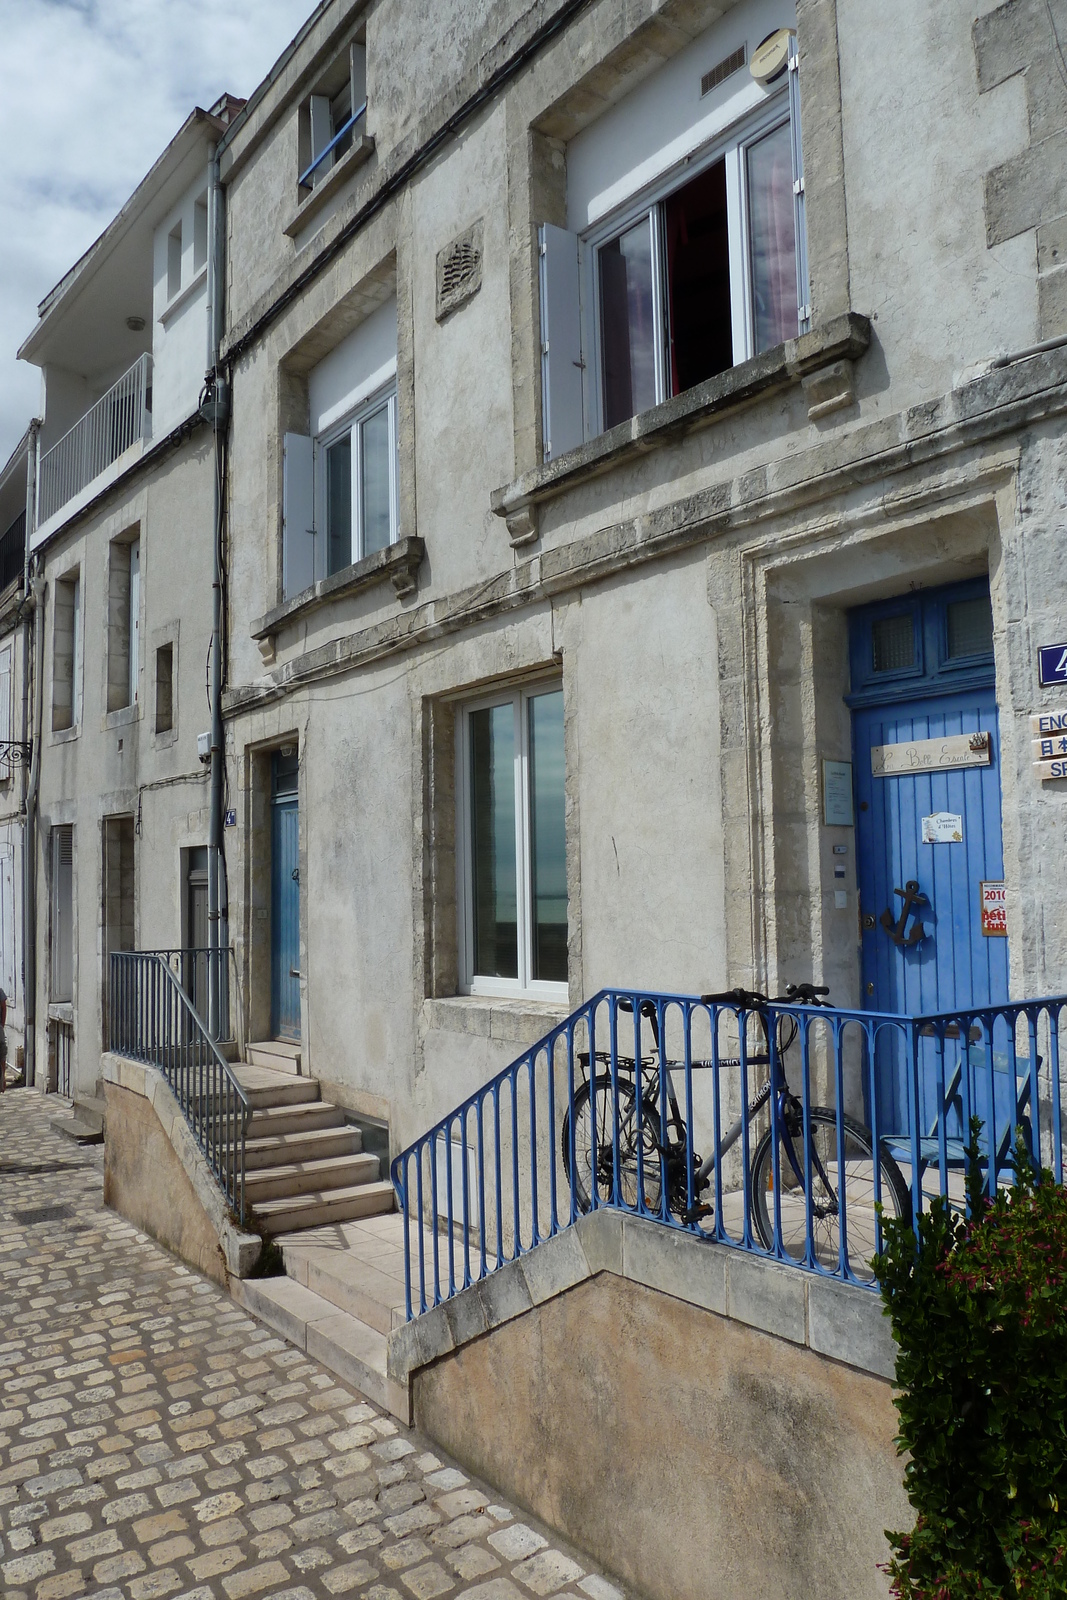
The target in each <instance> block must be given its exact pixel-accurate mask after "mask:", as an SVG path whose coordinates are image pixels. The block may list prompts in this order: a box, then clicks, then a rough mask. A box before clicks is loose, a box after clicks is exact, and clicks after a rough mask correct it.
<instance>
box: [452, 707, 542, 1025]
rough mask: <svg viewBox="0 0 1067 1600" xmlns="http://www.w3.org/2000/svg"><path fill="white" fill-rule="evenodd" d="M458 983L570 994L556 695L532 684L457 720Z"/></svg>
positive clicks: (499, 990)
mask: <svg viewBox="0 0 1067 1600" xmlns="http://www.w3.org/2000/svg"><path fill="white" fill-rule="evenodd" d="M457 770H458V782H457V785H456V791H457V799H458V806H459V813H458V818H457V823H458V826H457V838H458V843H459V850H458V857H459V862H458V865H459V891H460V892H459V903H460V930H459V932H460V951H461V960H460V975H461V987H462V988H463V989H464V991H465V992H467V993H469V994H483V995H509V994H510V995H513V994H527V995H530V996H534V997H541V998H544V999H554V1000H559V999H566V998H567V852H566V833H565V825H564V756H563V691H562V689H561V688H560V687H559V686H558V684H551V683H549V684H544V683H542V684H538V685H533V686H530V687H528V688H523V689H518V690H515V691H514V692H512V693H510V694H506V695H497V696H494V697H493V698H492V699H487V700H480V701H476V702H473V703H472V704H470V705H468V706H464V707H463V709H462V713H461V715H460V716H459V718H458V719H457Z"/></svg>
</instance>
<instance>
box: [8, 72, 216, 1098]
mask: <svg viewBox="0 0 1067 1600" xmlns="http://www.w3.org/2000/svg"><path fill="white" fill-rule="evenodd" d="M229 112H230V105H229V102H223V103H221V104H220V105H219V106H217V107H215V108H213V111H212V113H205V112H203V111H196V112H194V113H193V114H192V115H191V116H190V117H189V118H188V120H187V121H186V123H185V124H184V125H183V127H182V128H181V129H180V130H179V132H178V134H177V135H176V136H175V138H174V139H173V140H172V142H171V143H170V145H168V147H167V149H166V150H165V151H164V152H163V154H162V155H161V156H160V158H159V159H158V161H157V162H156V163H155V165H154V166H153V168H152V170H151V171H150V172H149V174H148V175H147V177H146V178H145V179H144V180H143V182H142V183H141V184H140V186H139V187H138V188H137V190H136V191H135V192H134V194H133V195H132V196H131V198H130V199H129V201H128V202H127V203H126V205H125V206H124V207H123V209H122V210H121V211H120V212H119V214H118V216H117V217H116V218H115V220H114V221H113V222H112V223H111V224H110V225H109V227H108V228H107V229H106V230H105V232H104V233H103V234H102V235H101V237H100V238H99V239H98V240H97V242H96V243H95V244H94V245H93V246H92V247H91V249H90V250H89V251H88V252H87V253H86V254H85V256H83V257H82V259H81V260H80V261H79V262H77V263H76V265H75V266H74V267H72V268H71V270H70V272H68V274H67V275H66V277H65V278H64V279H63V280H62V281H61V282H60V283H59V284H58V285H57V286H56V287H55V288H54V289H53V290H52V291H51V293H50V294H49V295H48V296H47V297H46V298H45V300H44V301H43V302H42V303H41V306H40V308H39V317H38V322H37V325H36V327H35V328H34V330H33V331H32V333H31V334H30V335H29V337H28V338H27V339H26V341H25V343H24V344H23V346H22V349H21V351H20V355H21V356H22V357H23V359H25V360H27V361H30V362H33V363H34V364H35V365H37V366H39V367H40V368H41V371H42V407H41V409H42V416H41V418H40V420H39V423H38V424H37V427H36V432H35V439H34V459H35V472H34V475H33V482H32V484H31V491H30V494H29V504H28V519H29V527H30V535H29V551H30V561H31V571H32V595H31V599H32V601H33V604H34V607H35V611H36V625H37V627H38V628H39V631H40V647H39V653H38V655H37V658H36V659H37V663H38V671H37V675H36V688H35V693H34V694H33V696H32V711H31V714H30V718H29V722H30V738H31V740H32V742H33V744H34V747H35V759H34V763H33V771H34V783H33V789H32V792H31V794H30V797H29V807H28V815H29V817H30V820H31V826H32V828H33V846H32V857H33V860H34V864H35V872H36V901H35V913H36V914H35V919H34V920H35V926H34V927H33V928H31V929H30V930H29V938H30V942H31V943H32V945H33V958H34V959H33V964H32V966H31V968H30V980H29V981H31V983H32V986H33V988H34V997H35V1002H36V1004H35V1014H36V1028H35V1035H34V1040H33V1041H32V1049H31V1062H30V1075H31V1077H32V1078H34V1079H35V1081H36V1083H37V1085H38V1087H39V1088H42V1089H46V1090H56V1091H59V1092H60V1093H61V1094H62V1095H64V1096H65V1097H67V1098H70V1099H72V1100H77V1099H79V1098H83V1099H91V1098H93V1096H94V1091H95V1090H96V1086H97V1083H98V1079H99V1073H100V1055H101V1051H102V1050H104V1049H106V1048H107V1042H108V1034H109V1015H108V1007H109V994H108V983H109V966H110V957H111V953H112V952H113V951H116V950H133V949H135V948H136V949H168V950H170V949H174V948H176V947H181V946H190V945H192V946H202V945H205V944H206V943H207V932H206V925H205V922H204V910H203V905H202V902H203V900H204V893H203V889H202V881H201V880H202V879H203V878H204V877H205V866H204V863H205V858H206V855H207V843H208V810H207V807H208V773H207V769H206V767H205V766H204V764H203V763H202V762H201V760H200V759H199V758H198V735H200V734H201V733H202V732H203V731H204V730H205V729H207V728H209V727H210V720H211V719H210V710H209V707H208V704H207V700H206V696H205V690H204V681H205V662H206V659H207V653H208V646H209V642H210V638H211V583H212V551H213V539H214V528H215V518H214V513H213V484H214V479H215V452H214V445H213V436H212V430H211V428H210V427H208V426H206V425H205V422H204V417H203V415H202V413H201V402H202V399H203V395H202V390H203V386H204V373H205V369H206V367H207V365H208V361H209V348H208V341H209V318H208V305H207V303H208V259H207V245H208V217H207V187H208V181H209V158H210V156H211V152H212V150H213V147H214V145H215V143H216V142H217V140H218V138H219V137H220V135H221V134H222V132H223V131H224V130H225V127H226V119H227V117H228V115H229Z"/></svg>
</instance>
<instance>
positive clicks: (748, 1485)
mask: <svg viewBox="0 0 1067 1600" xmlns="http://www.w3.org/2000/svg"><path fill="white" fill-rule="evenodd" d="M414 1400H415V1417H416V1421H417V1423H418V1425H419V1426H420V1427H421V1428H423V1429H425V1430H426V1431H427V1432H428V1433H429V1434H430V1435H431V1437H432V1438H434V1439H436V1440H437V1441H438V1442H439V1443H440V1444H441V1445H442V1446H443V1447H444V1448H445V1449H446V1450H448V1451H449V1452H450V1453H451V1454H453V1455H455V1456H456V1457H458V1459H459V1460H460V1461H462V1462H463V1463H464V1464H465V1465H466V1466H468V1467H469V1468H470V1470H471V1471H472V1472H475V1473H477V1474H479V1475H480V1476H482V1477H484V1478H486V1479H487V1480H488V1481H489V1482H490V1483H494V1484H497V1485H499V1487H500V1488H501V1489H503V1490H504V1491H505V1492H506V1493H508V1494H511V1495H513V1496H514V1497H515V1498H516V1499H517V1500H519V1501H520V1502H521V1503H522V1504H524V1505H526V1506H527V1507H528V1508H529V1509H530V1510H531V1511H533V1512H534V1514H535V1515H537V1516H539V1517H541V1518H543V1519H544V1520H545V1521H546V1522H548V1523H549V1524H550V1525H551V1526H553V1527H555V1528H558V1529H559V1530H560V1531H561V1532H563V1533H564V1534H566V1535H569V1536H570V1537H572V1538H574V1539H576V1540H580V1541H581V1542H582V1544H583V1546H584V1548H586V1549H588V1550H590V1551H591V1552H592V1553H593V1554H594V1555H596V1556H597V1557H598V1559H600V1560H602V1561H604V1562H605V1563H606V1564H607V1565H608V1566H610V1567H611V1568H612V1569H613V1570H614V1571H615V1572H617V1573H619V1575H620V1576H621V1577H623V1578H624V1579H625V1580H626V1581H627V1582H629V1583H632V1584H634V1585H635V1587H636V1588H638V1589H639V1590H640V1591H641V1592H642V1593H644V1594H647V1595H649V1596H651V1597H652V1600H749V1597H751V1596H752V1595H771V1594H773V1595H780V1596H781V1597H782V1600H840V1597H841V1596H842V1595H848V1597H849V1600H874V1597H876V1596H878V1597H882V1596H885V1595H886V1594H887V1593H888V1586H887V1584H886V1580H885V1578H884V1576H883V1574H882V1573H881V1572H880V1571H879V1570H878V1563H879V1562H880V1561H884V1560H885V1559H886V1557H887V1554H888V1547H887V1544H886V1541H885V1537H884V1533H883V1529H884V1528H885V1527H886V1526H890V1527H900V1526H907V1525H908V1522H909V1520H910V1517H909V1512H908V1507H907V1503H906V1501H905V1498H904V1494H903V1490H902V1488H901V1476H900V1463H899V1460H898V1459H897V1456H896V1451H895V1448H894V1444H893V1439H894V1435H895V1432H896V1413H895V1411H894V1409H893V1404H892V1395H891V1389H890V1385H889V1384H888V1383H887V1382H885V1380H884V1379H881V1378H875V1377H872V1376H870V1375H869V1374H867V1373H862V1372H858V1371H856V1370H855V1369H853V1368H849V1367H846V1366H842V1365H840V1364H838V1363H837V1362H834V1361H831V1360H828V1359H827V1358H825V1357H822V1356H819V1355H816V1354H815V1353H814V1352H813V1351H810V1350H798V1349H796V1348H795V1347H793V1346H790V1345H788V1344H785V1343H783V1342H782V1341H780V1340H777V1339H775V1338H774V1337H773V1336H772V1335H770V1334H767V1333H763V1332H759V1331H757V1330H756V1329H754V1328H751V1327H746V1326H744V1325H743V1324H741V1323H737V1322H733V1321H731V1320H729V1319H728V1318H725V1317H719V1316H715V1315H714V1314H713V1313H711V1312H709V1311H704V1310H701V1309H698V1308H697V1307H694V1306H691V1305H687V1304H685V1303H684V1302H683V1301H681V1300H677V1299H674V1298H673V1297H672V1296H670V1295H666V1294H661V1293H657V1292H656V1291H655V1290H653V1289H649V1288H646V1287H643V1286H640V1285H636V1284H633V1283H627V1282H625V1281H624V1280H623V1279H621V1278H619V1277H617V1276H616V1275H615V1274H614V1273H611V1272H602V1273H600V1274H598V1275H597V1276H596V1277H594V1278H592V1279H589V1280H587V1281H586V1282H584V1283H582V1284H580V1285H578V1286H577V1287H575V1288H573V1289H571V1290H569V1291H568V1292H567V1293H565V1294H563V1295H560V1296H557V1297H556V1298H554V1299H552V1300H550V1301H547V1302H545V1303H544V1304H542V1305H539V1306H537V1307H536V1308H534V1309H532V1310H530V1311H528V1312H527V1313H526V1315H525V1316H521V1317H518V1318H516V1319H515V1320H513V1321H511V1322H508V1323H506V1324H505V1325H504V1326H502V1327H499V1328H496V1329H494V1330H493V1332H492V1333H490V1334H486V1335H484V1336H483V1337H482V1338H479V1339H475V1340H474V1341H473V1342H471V1343H469V1344H466V1345H464V1346H463V1347H462V1348H461V1349H459V1350H457V1351H455V1352H454V1353H452V1354H450V1355H446V1356H444V1357H443V1358H442V1359H441V1360H440V1361H438V1362H437V1363H436V1364H435V1365H433V1366H431V1367H427V1368H425V1369H423V1371H421V1372H419V1373H418V1374H417V1375H416V1377H415V1380H414Z"/></svg>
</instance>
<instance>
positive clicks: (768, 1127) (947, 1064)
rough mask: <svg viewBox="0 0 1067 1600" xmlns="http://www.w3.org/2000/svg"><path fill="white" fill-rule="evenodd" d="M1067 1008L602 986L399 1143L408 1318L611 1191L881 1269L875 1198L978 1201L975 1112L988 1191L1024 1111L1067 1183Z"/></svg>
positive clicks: (786, 1253)
mask: <svg viewBox="0 0 1067 1600" xmlns="http://www.w3.org/2000/svg"><path fill="white" fill-rule="evenodd" d="M1064 1008H1067V996H1056V997H1051V998H1046V999H1040V1000H1032V1001H1027V1002H1024V1003H1019V1004H1011V1005H1004V1006H999V1007H989V1008H985V1009H980V1008H979V1009H971V1010H964V1011H955V1012H953V1013H951V1014H944V1015H937V1016H922V1017H908V1016H897V1015H892V1014H885V1013H875V1012H868V1011H854V1010H847V1009H840V1008H836V1007H835V1008H831V1007H815V1006H803V1005H787V1004H776V1003H772V1004H770V1005H768V1006H767V1007H766V1008H765V1009H763V1008H759V1009H758V1010H757V1009H754V1008H750V1007H746V1005H744V1004H741V1003H739V1002H737V1001H727V1000H725V999H716V1000H712V999H711V998H710V997H705V998H704V999H701V998H700V997H698V996H695V995H673V994H661V993H651V992H643V991H633V990H618V989H605V990H601V991H600V992H599V993H598V994H596V995H594V996H593V997H592V999H590V1000H588V1001H587V1002H586V1003H585V1004H584V1005H582V1006H580V1007H579V1008H578V1009H577V1010H576V1011H574V1012H572V1013H571V1015H570V1016H568V1017H567V1018H565V1019H564V1020H563V1021H562V1022H560V1023H559V1024H558V1025H557V1026H556V1027H554V1028H553V1029H552V1030H551V1031H550V1032H548V1033H547V1034H546V1035H545V1036H544V1038H542V1039H540V1040H538V1041H537V1043H536V1044H534V1045H532V1046H531V1047H530V1049H528V1050H527V1051H526V1052H525V1053H524V1054H523V1055H521V1056H519V1057H518V1058H517V1059H516V1060H515V1061H513V1062H512V1063H511V1064H510V1065H509V1066H507V1067H506V1068H505V1069H504V1070H503V1071H502V1072H500V1073H498V1074H497V1075H496V1076H495V1077H494V1078H493V1079H491V1080H490V1082H488V1083H487V1084H485V1085H484V1087H482V1088H480V1089H478V1090H477V1091H476V1092H475V1093H474V1094H472V1095H470V1096H469V1097H468V1098H467V1099H466V1100H464V1101H463V1102H462V1104H461V1105H459V1106H457V1107H456V1108H455V1110H453V1111H451V1112H450V1113H449V1114H448V1115H447V1116H446V1117H443V1118H442V1119H441V1121H440V1122H438V1123H437V1124H436V1125H435V1126H434V1127H432V1128H431V1129H429V1131H428V1132H427V1133H425V1134H424V1135H423V1136H422V1137H421V1138H420V1139H417V1140H416V1141H415V1143H414V1144H412V1145H411V1146H410V1147H409V1148H408V1149H406V1150H404V1151H402V1152H401V1154H400V1155H398V1156H397V1157H396V1159H395V1160H394V1161H393V1163H392V1168H391V1174H392V1180H393V1184H394V1187H395V1189H396V1193H397V1198H398V1200H399V1203H400V1209H401V1211H402V1212H403V1215H404V1251H405V1277H406V1289H407V1314H408V1317H409V1318H410V1317H411V1316H413V1315H417V1314H419V1313H421V1312H423V1311H425V1310H427V1309H428V1308H429V1307H431V1306H435V1305H439V1304H440V1303H441V1302H442V1301H444V1300H448V1299H450V1298H451V1297H452V1296H453V1295H455V1294H457V1293H459V1292H460V1291H461V1290H463V1289H465V1288H467V1287H468V1286H469V1285H470V1284H472V1283H475V1282H478V1281H479V1280H480V1279H482V1278H484V1277H486V1276H487V1275H488V1274H489V1273H491V1272H493V1271H495V1270H496V1269H497V1268H498V1267H500V1266H502V1265H504V1263H505V1262H508V1261H513V1260H516V1259H518V1257H520V1256H521V1255H524V1254H525V1253H526V1252H527V1251H529V1250H532V1249H534V1248H535V1247H536V1246H537V1245H538V1244H540V1243H541V1242H543V1241H544V1240H546V1239H549V1238H551V1237H553V1236H554V1235H555V1234H557V1233H560V1232H561V1231H562V1230H563V1229H565V1228H567V1227H570V1226H571V1225H572V1224H573V1223H574V1222H575V1221H576V1220H577V1219H578V1217H579V1216H580V1215H582V1214H583V1213H584V1212H585V1211H587V1210H590V1209H595V1208H598V1207H603V1206H609V1207H612V1208H614V1209H617V1210H622V1211H625V1212H628V1213H630V1214H632V1215H636V1216H642V1217H646V1218H650V1219H652V1220H654V1221H656V1222H659V1223H662V1224H663V1225H665V1226H668V1227H673V1228H680V1229H685V1230H687V1231H690V1232H693V1233H696V1234H699V1235H701V1236H702V1237H705V1238H708V1239H712V1240H715V1241H716V1242H718V1243H719V1244H723V1245H726V1246H729V1247H730V1248H733V1249H740V1250H744V1251H747V1252H750V1253H753V1254H757V1255H762V1256H765V1257H768V1258H772V1259H775V1260H779V1261H783V1262H786V1263H788V1264H790V1265H793V1266H796V1267H798V1268H801V1269H803V1270H807V1271H811V1272H816V1273H821V1274H823V1275H826V1276H830V1277H835V1278H839V1279H842V1280H844V1281H846V1282H852V1283H859V1284H863V1285H864V1286H866V1287H871V1288H873V1287H874V1286H875V1284H874V1277H873V1273H872V1271H871V1268H870V1260H871V1257H872V1255H873V1254H874V1252H875V1250H876V1249H879V1248H880V1247H881V1222H880V1215H881V1213H880V1211H879V1209H878V1208H879V1207H882V1206H884V1207H885V1208H886V1209H887V1210H889V1211H890V1212H892V1211H895V1212H896V1213H897V1214H903V1215H909V1214H910V1215H911V1216H912V1217H917V1216H918V1214H919V1213H920V1212H921V1211H922V1210H923V1209H924V1208H925V1207H926V1206H928V1204H929V1202H930V1200H931V1198H932V1197H933V1195H934V1194H942V1195H945V1196H947V1197H948V1198H949V1200H950V1201H952V1202H954V1203H956V1204H959V1205H962V1204H963V1203H964V1182H963V1177H964V1168H965V1165H966V1158H965V1154H964V1147H965V1144H966V1143H967V1141H968V1139H969V1133H968V1130H969V1128H970V1121H971V1117H972V1116H978V1117H980V1118H981V1120H982V1122H983V1133H982V1136H981V1143H980V1151H981V1155H980V1160H981V1165H982V1170H983V1174H984V1181H985V1183H986V1186H987V1188H988V1190H989V1192H990V1193H993V1192H995V1190H996V1187H997V1185H998V1183H1004V1182H1006V1181H1010V1180H1011V1172H1012V1168H1011V1158H1012V1153H1013V1144H1014V1139H1015V1129H1016V1127H1017V1126H1019V1125H1021V1126H1022V1127H1023V1130H1024V1134H1025V1137H1026V1139H1027V1141H1028V1144H1029V1147H1030V1150H1031V1154H1032V1155H1033V1157H1034V1158H1035V1159H1039V1160H1040V1161H1041V1162H1042V1164H1043V1165H1044V1166H1046V1167H1048V1168H1050V1169H1051V1170H1052V1173H1053V1176H1054V1178H1055V1180H1056V1182H1058V1183H1062V1182H1063V1168H1064V1146H1063V1136H1064V1126H1063V1118H1062V1102H1063V1081H1062V1079H1063V1072H1064V1070H1067V1063H1065V1064H1064V1065H1063V1066H1062V1067H1061V1058H1060V1051H1059V1030H1060V1021H1061V1017H1062V1014H1063V1011H1064ZM637 1084H640V1085H641V1093H640V1094H638V1093H637V1092H636V1085H637ZM672 1102H673V1104H674V1106H675V1107H676V1110H675V1111H672ZM753 1102H755V1103H756V1104H757V1107H758V1109H757V1110H756V1111H755V1113H754V1114H753V1115H752V1116H751V1117H750V1118H749V1117H748V1116H744V1117H743V1116H741V1110H742V1107H746V1108H747V1107H749V1106H750V1105H752V1104H753ZM694 1152H696V1153H695V1154H694ZM875 1152H877V1159H875ZM701 1153H703V1156H704V1159H703V1160H701Z"/></svg>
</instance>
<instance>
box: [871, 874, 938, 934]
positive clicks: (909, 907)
mask: <svg viewBox="0 0 1067 1600" xmlns="http://www.w3.org/2000/svg"><path fill="white" fill-rule="evenodd" d="M893 893H894V894H899V896H900V898H901V899H902V900H903V902H904V905H903V908H902V910H901V913H900V917H899V918H898V919H897V921H895V922H894V920H893V913H892V911H891V910H890V909H889V907H888V906H887V907H886V909H885V910H884V911H883V912H882V915H881V917H880V919H879V920H880V922H881V924H882V927H883V928H884V929H885V931H886V933H888V935H889V937H890V938H891V939H892V941H893V943H894V944H896V945H901V946H903V945H906V944H918V942H919V940H920V939H925V938H926V929H925V928H924V927H923V925H922V923H921V922H920V921H919V918H918V911H917V908H918V907H919V906H924V905H926V904H927V899H926V896H925V895H924V894H923V893H922V892H921V890H920V889H919V885H918V884H917V883H916V881H915V879H914V878H909V879H908V881H907V883H906V884H905V885H904V887H903V889H894V890H893ZM913 913H915V921H914V922H913V923H912V925H911V930H910V932H908V933H905V932H904V929H905V928H906V927H907V922H908V918H909V917H910V916H911V915H912V914H913Z"/></svg>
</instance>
